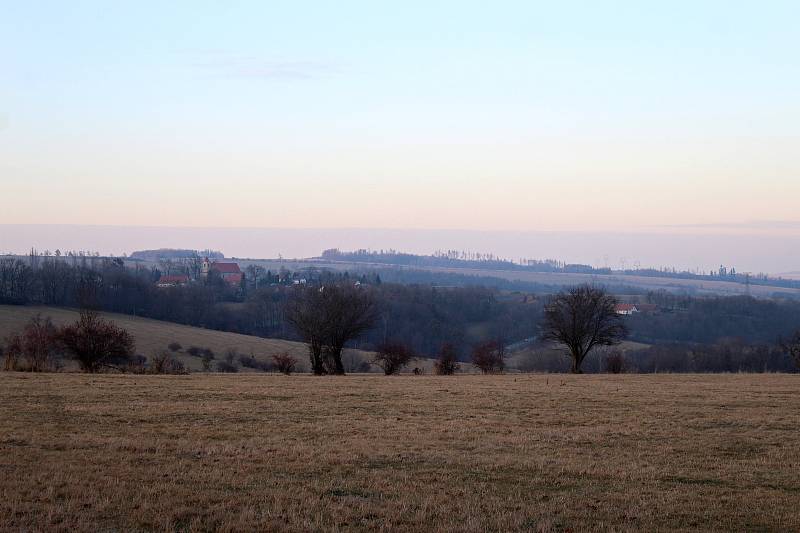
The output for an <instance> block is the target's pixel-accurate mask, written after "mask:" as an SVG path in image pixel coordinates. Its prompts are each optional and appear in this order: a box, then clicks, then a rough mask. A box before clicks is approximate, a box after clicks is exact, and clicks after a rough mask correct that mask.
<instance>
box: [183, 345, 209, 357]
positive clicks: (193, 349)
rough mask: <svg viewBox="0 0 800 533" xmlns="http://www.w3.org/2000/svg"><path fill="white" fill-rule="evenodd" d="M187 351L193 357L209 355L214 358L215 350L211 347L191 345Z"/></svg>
mask: <svg viewBox="0 0 800 533" xmlns="http://www.w3.org/2000/svg"><path fill="white" fill-rule="evenodd" d="M186 353H188V354H189V355H191V356H192V357H208V358H209V359H214V350H212V349H211V348H201V347H199V346H190V347H189V348H188V349H187V350H186Z"/></svg>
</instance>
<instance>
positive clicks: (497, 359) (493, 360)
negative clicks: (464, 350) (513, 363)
mask: <svg viewBox="0 0 800 533" xmlns="http://www.w3.org/2000/svg"><path fill="white" fill-rule="evenodd" d="M505 356H506V348H505V345H504V344H503V343H502V342H500V341H487V342H482V343H480V344H478V345H477V346H475V348H473V350H472V364H474V365H475V366H476V367H478V368H479V369H480V370H481V372H483V373H484V374H499V373H501V372H502V371H503V369H504V368H505V366H506V363H505Z"/></svg>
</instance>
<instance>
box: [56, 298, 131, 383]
mask: <svg viewBox="0 0 800 533" xmlns="http://www.w3.org/2000/svg"><path fill="white" fill-rule="evenodd" d="M58 338H59V340H60V341H61V345H62V346H63V347H64V349H65V350H66V352H67V353H68V354H70V355H71V356H72V357H73V358H74V359H75V360H76V361H78V363H79V364H80V366H81V370H83V371H84V372H88V373H95V372H99V371H100V370H103V369H105V368H113V369H116V370H121V369H122V368H124V367H125V366H126V365H127V364H128V362H129V361H130V358H131V357H132V356H133V355H134V348H135V343H134V340H133V336H132V335H131V334H130V333H128V332H127V331H125V330H124V329H122V328H120V327H118V326H117V325H116V324H114V323H113V322H111V321H110V320H106V319H104V318H101V317H100V315H98V314H97V313H96V312H94V311H89V310H83V311H81V314H80V318H79V319H78V321H77V322H75V323H73V324H69V325H66V326H63V327H62V328H61V329H60V330H59V333H58Z"/></svg>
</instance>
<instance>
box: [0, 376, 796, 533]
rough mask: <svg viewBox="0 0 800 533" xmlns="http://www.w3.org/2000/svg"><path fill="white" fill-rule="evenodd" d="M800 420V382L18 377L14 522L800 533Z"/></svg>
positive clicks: (5, 393)
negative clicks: (797, 531)
mask: <svg viewBox="0 0 800 533" xmlns="http://www.w3.org/2000/svg"><path fill="white" fill-rule="evenodd" d="M798 427H800V376H798V375H619V376H611V375H594V376H592V375H583V376H565V375H549V376H548V375H501V376H472V375H462V376H452V377H434V376H419V377H415V376H398V377H388V378H387V377H384V376H378V375H361V376H347V377H324V378H314V377H310V376H290V377H286V376H280V375H262V374H247V375H241V374H240V375H220V374H192V375H189V376H136V375H110V374H108V375H95V376H91V375H81V374H40V375H36V374H25V373H0V473H2V475H0V529H2V530H6V531H19V530H23V531H29V530H42V531H43V530H46V531H97V530H103V531H141V530H169V531H173V530H177V531H206V530H209V529H219V530H222V531H256V530H261V531H264V530H277V531H345V530H347V531H353V530H354V531H359V530H387V531H388V530H391V531H419V530H437V531H486V530H493V531H516V530H533V531H569V530H571V531H576V530H613V531H620V530H643V531H657V530H697V529H700V530H740V531H741V530H755V531H792V530H798V528H800V506H799V505H798V502H800V453H798V450H800V432H799V431H798Z"/></svg>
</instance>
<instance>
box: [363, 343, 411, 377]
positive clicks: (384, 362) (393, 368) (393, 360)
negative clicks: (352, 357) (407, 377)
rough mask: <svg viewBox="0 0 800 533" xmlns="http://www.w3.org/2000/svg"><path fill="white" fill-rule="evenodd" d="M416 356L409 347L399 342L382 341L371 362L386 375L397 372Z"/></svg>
mask: <svg viewBox="0 0 800 533" xmlns="http://www.w3.org/2000/svg"><path fill="white" fill-rule="evenodd" d="M415 358H416V356H415V355H414V352H413V351H411V348H409V347H408V346H406V345H405V344H403V343H401V342H384V343H382V344H380V345H379V346H378V349H377V351H376V352H375V356H374V357H373V358H372V362H373V363H374V364H376V365H378V366H379V367H381V368H382V369H383V373H384V374H386V375H387V376H391V375H392V374H397V373H399V372H400V370H402V369H403V368H404V367H405V366H407V365H408V364H409V363H410V362H411V361H413V360H414V359H415Z"/></svg>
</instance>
